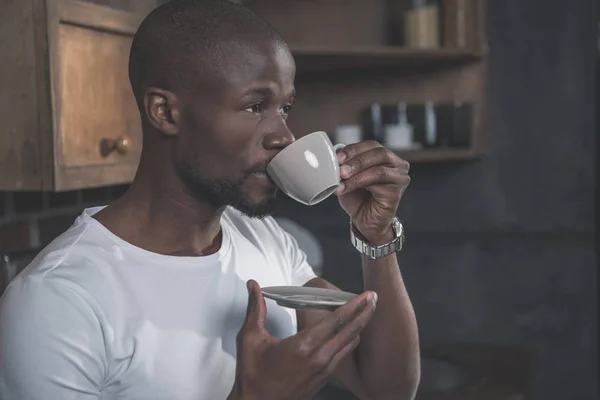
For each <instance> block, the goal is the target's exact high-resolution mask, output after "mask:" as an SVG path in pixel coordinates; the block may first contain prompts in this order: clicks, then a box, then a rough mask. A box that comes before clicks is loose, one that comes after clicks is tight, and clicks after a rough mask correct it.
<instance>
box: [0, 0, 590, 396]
mask: <svg viewBox="0 0 600 400" xmlns="http://www.w3.org/2000/svg"><path fill="white" fill-rule="evenodd" d="M243 1H244V3H245V4H247V5H248V6H250V7H251V8H253V9H254V10H256V12H258V13H259V14H261V15H263V16H265V18H267V19H268V20H270V21H271V22H272V23H273V24H274V25H275V26H276V27H277V28H279V29H280V30H281V32H282V33H283V35H284V37H285V38H286V39H287V40H288V42H289V43H290V47H291V48H292V51H293V52H294V54H295V56H296V60H297V65H298V77H297V89H298V93H299V97H298V101H297V104H296V107H295V110H294V111H293V114H292V116H291V117H290V124H291V126H292V128H293V129H294V131H295V133H296V134H297V136H302V135H304V134H306V133H309V132H312V131H314V130H326V131H327V132H328V133H329V134H330V135H331V136H332V140H334V141H341V142H346V143H350V142H352V141H356V140H361V139H365V138H375V139H377V140H380V141H382V142H384V143H385V144H386V145H387V146H388V147H390V148H392V149H394V150H396V151H398V152H399V154H401V156H402V157H404V158H406V159H407V160H409V161H410V162H411V165H412V167H411V176H412V183H411V184H410V187H409V189H408V190H407V192H406V194H405V198H404V199H403V201H402V204H401V208H400V210H399V216H400V218H401V220H402V221H403V223H404V226H405V229H406V231H407V241H406V245H405V249H404V250H402V252H401V253H400V255H399V259H400V263H401V268H402V271H403V274H404V278H405V281H406V285H407V287H408V290H409V293H410V295H411V297H412V300H413V303H414V306H415V310H416V313H417V318H418V322H419V327H420V334H421V344H422V353H423V375H422V385H421V388H420V391H419V395H418V399H421V400H436V399H440V400H442V399H445V400H449V399H461V400H471V399H473V400H475V399H477V400H496V399H498V400H500V399H502V400H525V399H539V400H591V399H597V398H598V366H597V358H598V357H597V355H598V339H597V295H596V290H597V260H596V251H595V249H597V248H598V247H600V246H599V245H598V242H597V241H596V240H597V239H596V236H595V232H596V227H597V215H598V212H597V207H598V206H597V203H598V202H597V200H596V180H597V178H596V177H597V171H598V163H597V161H596V150H595V148H596V146H595V144H596V143H595V141H596V140H595V138H596V134H597V127H596V126H597V124H596V118H597V115H598V113H599V108H598V106H597V103H596V97H597V95H598V89H599V85H598V73H599V69H598V67H597V66H596V62H597V58H598V54H599V43H600V35H599V34H598V32H599V30H598V27H599V21H600V18H599V14H598V7H597V2H596V1H594V0H577V1H570V2H567V1H563V0H502V1H492V0H488V1H485V0H440V1H432V0H414V1H413V0H322V1H316V0H286V1H278V0H243ZM91 3H95V4H91ZM159 3H160V1H159ZM156 4H157V2H156V1H155V0H122V1H119V0H96V1H93V2H83V1H76V0H29V1H23V0H2V2H1V3H0V54H1V57H2V63H1V64H0V119H1V121H2V124H1V127H0V293H1V292H2V290H3V288H4V287H5V286H6V284H7V283H8V282H9V281H10V280H11V279H12V278H13V277H14V276H15V274H17V273H18V272H19V271H20V270H21V269H22V268H23V267H24V266H25V265H26V264H27V263H28V262H29V261H30V260H31V258H32V257H33V256H34V255H35V254H36V252H37V251H39V250H40V249H41V248H42V247H43V246H45V245H46V244H48V243H49V242H50V241H51V240H52V239H53V238H55V237H56V236H57V235H59V234H60V233H61V232H63V231H64V230H65V229H67V228H68V227H69V226H70V224H71V223H72V222H73V220H74V218H75V217H76V216H77V215H78V214H79V212H80V211H81V209H82V208H83V207H87V206H92V205H99V204H106V203H108V202H110V201H112V200H114V199H115V198H118V197H119V196H120V195H121V194H122V193H123V192H124V190H126V188H127V184H128V182H129V181H130V179H131V178H132V176H133V173H134V171H135V168H136V162H137V157H139V150H140V146H141V135H140V132H139V118H138V116H137V110H136V108H135V105H134V103H133V98H132V95H131V93H130V88H129V84H128V81H127V67H126V63H127V57H128V51H129V44H130V41H131V37H132V35H133V33H134V32H135V29H136V27H137V25H138V24H139V22H140V21H141V19H142V18H143V17H144V16H145V15H146V13H148V12H149V11H150V10H151V9H152V8H153V7H154V6H155V5H156ZM280 200H281V201H280V207H279V210H278V212H277V215H276V217H277V218H278V219H279V221H280V222H281V224H282V225H283V226H284V228H285V229H287V230H289V231H290V232H291V233H292V234H294V235H295V236H296V237H297V238H298V241H299V243H300V245H301V247H302V248H303V249H304V250H305V251H306V252H307V254H308V256H309V260H310V261H311V262H312V263H313V265H314V266H315V268H316V270H317V271H318V273H319V274H320V275H322V276H324V277H325V278H326V279H329V280H331V281H332V282H333V283H335V284H337V285H338V286H340V287H341V288H342V289H344V290H349V291H355V292H358V291H360V290H361V287H362V286H361V285H362V277H361V270H360V261H359V257H358V256H357V254H356V252H355V250H354V249H353V248H352V247H351V245H350V243H349V240H348V222H347V219H346V217H345V216H344V214H343V212H342V211H341V210H340V209H339V207H338V205H337V203H336V200H335V199H333V198H332V199H329V200H327V201H325V202H324V203H321V204H319V205H318V206H315V207H311V208H308V207H304V206H302V205H299V204H297V203H294V202H293V201H292V200H290V199H288V198H285V197H284V196H283V195H281V197H280ZM1 328H2V327H0V329H1ZM352 398H353V397H352V396H351V395H350V394H348V393H347V392H345V391H343V390H342V389H340V388H336V387H333V386H331V387H327V388H326V389H324V390H323V392H322V393H321V394H320V395H319V399H322V400H325V399H352Z"/></svg>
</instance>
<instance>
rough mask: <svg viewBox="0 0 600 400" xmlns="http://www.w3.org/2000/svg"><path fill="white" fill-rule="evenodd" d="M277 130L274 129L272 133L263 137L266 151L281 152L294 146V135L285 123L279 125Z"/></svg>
mask: <svg viewBox="0 0 600 400" xmlns="http://www.w3.org/2000/svg"><path fill="white" fill-rule="evenodd" d="M277 125H278V126H277V127H276V129H273V130H272V131H271V132H269V133H267V134H266V135H264V136H263V139H262V145H263V147H264V149H265V150H269V151H273V150H275V151H277V152H279V151H281V150H283V149H285V148H286V147H287V146H289V145H290V144H292V143H293V142H294V140H296V139H295V138H294V134H293V133H292V131H290V129H289V128H288V126H287V125H286V124H285V122H282V123H280V124H277Z"/></svg>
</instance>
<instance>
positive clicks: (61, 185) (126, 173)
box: [54, 164, 137, 192]
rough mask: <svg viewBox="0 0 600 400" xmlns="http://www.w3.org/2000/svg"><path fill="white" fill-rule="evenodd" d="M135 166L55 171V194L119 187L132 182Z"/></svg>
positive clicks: (91, 167)
mask: <svg viewBox="0 0 600 400" xmlns="http://www.w3.org/2000/svg"><path fill="white" fill-rule="evenodd" d="M136 170H137V164H135V165H134V164H113V165H91V166H86V167H71V168H60V169H58V170H57V176H56V185H55V187H54V190H55V191H57V192H61V191H65V190H75V189H83V188H96V187H101V186H109V185H119V184H124V183H129V182H131V181H132V180H133V177H134V176H135V172H136Z"/></svg>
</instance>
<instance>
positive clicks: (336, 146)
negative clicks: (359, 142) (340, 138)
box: [333, 143, 346, 153]
mask: <svg viewBox="0 0 600 400" xmlns="http://www.w3.org/2000/svg"><path fill="white" fill-rule="evenodd" d="M344 147H346V145H345V144H344V143H338V144H336V145H334V146H333V150H334V151H335V152H336V153H337V152H338V151H340V150H341V149H343V148H344Z"/></svg>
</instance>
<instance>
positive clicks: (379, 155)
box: [336, 140, 410, 245]
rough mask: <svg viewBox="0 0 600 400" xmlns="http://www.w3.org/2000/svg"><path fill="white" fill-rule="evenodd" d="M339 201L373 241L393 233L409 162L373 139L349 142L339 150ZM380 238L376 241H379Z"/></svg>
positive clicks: (405, 184)
mask: <svg viewBox="0 0 600 400" xmlns="http://www.w3.org/2000/svg"><path fill="white" fill-rule="evenodd" d="M338 160H339V162H340V174H341V177H342V179H343V182H342V184H341V185H340V187H339V188H338V190H337V191H336V194H337V195H338V199H339V202H340V205H341V206H342V208H343V209H344V211H346V213H347V214H348V215H349V216H350V218H352V222H354V225H355V226H356V228H357V229H358V230H359V231H360V233H362V234H363V236H365V238H366V239H367V240H369V241H370V242H371V243H372V244H374V245H377V244H383V243H386V242H388V241H389V240H391V239H392V237H393V232H392V220H393V218H394V216H395V215H396V211H397V210H398V204H399V203H400V199H401V198H402V194H403V193H404V190H405V189H406V187H407V186H408V184H409V183H410V177H409V176H408V170H409V164H408V162H406V161H404V160H402V159H401V158H400V157H398V156H397V155H396V154H394V153H393V152H391V151H390V150H388V149H386V148H385V147H383V146H382V145H381V144H379V143H377V142H375V141H371V140H369V141H365V142H361V143H356V144H351V145H348V146H346V147H344V148H343V149H341V150H340V151H339V152H338ZM378 242H379V243H378Z"/></svg>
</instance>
